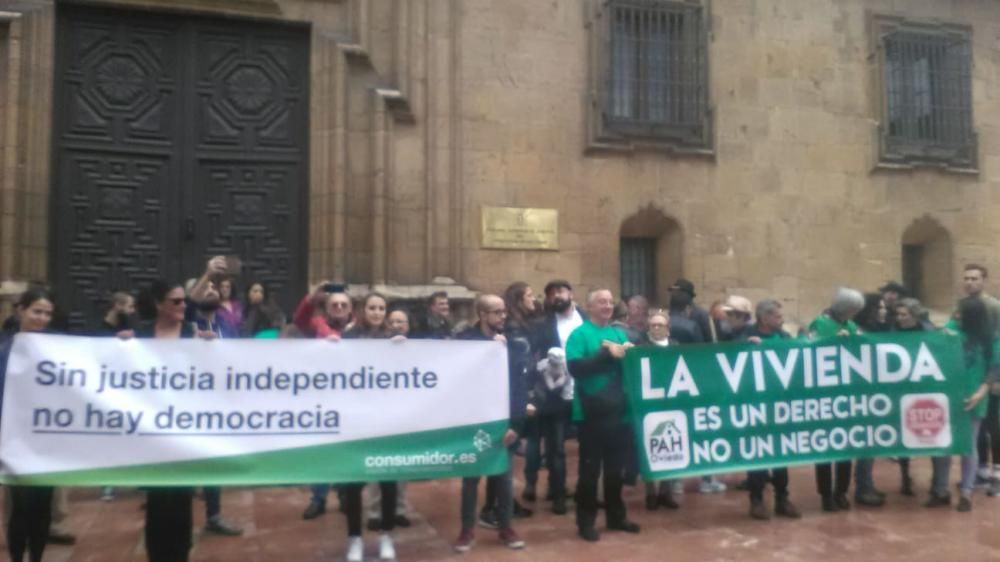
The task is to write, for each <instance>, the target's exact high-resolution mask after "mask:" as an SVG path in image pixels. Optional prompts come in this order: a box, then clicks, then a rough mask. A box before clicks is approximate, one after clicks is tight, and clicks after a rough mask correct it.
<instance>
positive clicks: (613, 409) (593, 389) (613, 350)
mask: <svg viewBox="0 0 1000 562" xmlns="http://www.w3.org/2000/svg"><path fill="white" fill-rule="evenodd" d="M614 307H615V300H614V296H613V295H612V294H611V291H609V290H607V289H598V290H595V291H592V292H591V293H590V295H589V297H588V298H587V308H588V310H587V311H588V312H589V314H590V319H589V320H588V321H586V322H584V323H583V325H581V326H580V327H579V328H577V329H576V330H574V331H573V333H572V334H570V336H569V340H568V341H567V342H566V360H567V365H568V367H569V372H570V374H571V375H573V378H574V379H575V380H576V389H577V395H576V402H577V403H576V404H575V407H574V414H575V415H576V416H577V417H578V418H579V421H580V431H579V441H580V470H579V476H578V481H577V492H576V525H577V529H578V531H579V533H580V537H581V538H582V539H584V540H586V541H590V542H595V541H598V540H600V538H601V537H600V534H599V533H598V532H597V529H596V528H595V527H594V525H595V522H596V520H597V481H598V479H599V478H600V476H601V470H602V468H603V471H604V504H605V515H606V520H607V527H608V530H611V531H625V532H627V533H638V532H639V525H637V524H636V523H633V522H632V521H629V520H628V518H627V517H626V513H625V503H624V501H622V472H623V469H624V464H625V460H626V455H628V454H629V451H631V450H632V449H631V448H630V447H629V439H631V438H632V435H631V432H630V431H629V427H628V425H627V421H626V412H625V408H626V406H625V391H624V386H623V372H622V359H623V358H624V357H625V352H626V350H628V348H629V347H631V346H632V344H631V343H629V341H628V336H627V335H626V334H625V331H624V330H622V329H621V328H617V327H615V326H612V325H611V316H612V314H613V312H614Z"/></svg>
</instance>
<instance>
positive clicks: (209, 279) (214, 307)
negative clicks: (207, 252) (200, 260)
mask: <svg viewBox="0 0 1000 562" xmlns="http://www.w3.org/2000/svg"><path fill="white" fill-rule="evenodd" d="M225 273H226V258H225V257H222V256H216V257H214V258H212V259H210V260H209V261H208V265H207V266H206V267H205V273H204V274H202V276H201V277H200V278H199V279H198V280H197V281H193V282H189V284H190V289H189V291H188V294H189V295H191V296H190V300H191V304H193V306H188V307H187V308H186V309H185V320H186V321H187V322H191V323H192V324H194V325H195V328H196V329H197V332H201V333H206V332H208V333H212V334H214V337H216V338H219V339H230V338H239V337H240V332H239V328H238V327H237V326H232V325H230V324H229V322H226V321H225V319H223V318H222V317H221V316H219V315H218V314H217V312H218V310H219V306H221V302H222V301H221V298H220V296H219V291H218V289H217V288H216V280H218V279H220V278H221V277H222V276H223V275H225ZM202 495H203V497H204V499H205V532H208V533H215V534H217V535H227V536H236V535H242V534H243V529H241V528H240V527H238V526H237V525H234V524H232V523H230V522H228V521H226V520H225V519H223V518H222V489H221V488H219V487H218V486H206V487H205V488H204V489H203V490H202Z"/></svg>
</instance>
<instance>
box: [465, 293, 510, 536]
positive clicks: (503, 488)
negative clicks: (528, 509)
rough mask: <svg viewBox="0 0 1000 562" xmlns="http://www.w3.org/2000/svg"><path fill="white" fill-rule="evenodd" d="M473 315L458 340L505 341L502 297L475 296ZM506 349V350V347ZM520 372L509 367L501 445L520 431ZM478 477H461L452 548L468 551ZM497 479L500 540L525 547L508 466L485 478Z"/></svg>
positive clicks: (477, 493) (474, 517) (505, 313)
mask: <svg viewBox="0 0 1000 562" xmlns="http://www.w3.org/2000/svg"><path fill="white" fill-rule="evenodd" d="M476 316H477V318H478V322H477V323H476V324H475V325H474V326H470V327H469V328H468V329H466V330H464V331H462V332H460V333H459V334H458V337H457V339H460V340H483V341H490V340H493V341H497V342H500V343H503V344H504V345H507V339H506V338H505V337H504V335H503V331H504V324H505V322H506V319H507V307H506V305H505V304H504V300H503V299H502V298H500V297H498V296H497V295H482V296H480V297H479V298H478V299H476ZM508 352H509V350H508ZM519 375H520V374H519V373H515V372H513V371H510V372H509V373H508V379H509V380H508V384H509V387H510V393H509V399H510V428H509V429H508V430H507V432H506V433H505V434H504V436H503V445H504V447H508V448H509V447H511V446H513V445H514V444H515V443H517V440H518V439H519V432H520V431H523V424H524V417H525V412H526V410H527V393H526V392H524V389H523V388H521V389H520V390H521V391H522V392H517V390H518V385H519V383H518V380H517V377H518V376H519ZM479 480H480V477H478V476H476V477H471V478H463V479H462V530H461V532H460V533H459V535H458V539H457V540H456V541H455V544H454V549H455V550H456V551H458V552H467V551H468V550H470V549H471V548H472V545H473V543H474V542H475V525H476V503H477V501H478V496H479ZM490 480H493V481H494V482H496V484H495V486H496V498H497V499H496V507H495V512H496V515H497V520H498V521H497V526H498V529H499V538H500V542H502V543H504V544H505V545H506V546H507V547H509V548H513V549H521V548H524V546H525V544H524V541H523V540H522V539H521V537H520V535H518V534H517V532H516V531H514V528H513V527H512V526H511V518H512V517H513V511H514V490H513V482H512V478H511V469H508V470H507V472H505V473H503V474H497V475H494V476H488V477H487V482H489V481H490Z"/></svg>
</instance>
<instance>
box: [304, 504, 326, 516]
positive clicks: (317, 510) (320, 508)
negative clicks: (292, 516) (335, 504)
mask: <svg viewBox="0 0 1000 562" xmlns="http://www.w3.org/2000/svg"><path fill="white" fill-rule="evenodd" d="M324 513H326V502H309V507H307V508H306V510H305V511H304V512H303V513H302V518H303V519H316V518H317V517H319V516H320V515H323V514H324Z"/></svg>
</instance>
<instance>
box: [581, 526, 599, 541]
mask: <svg viewBox="0 0 1000 562" xmlns="http://www.w3.org/2000/svg"><path fill="white" fill-rule="evenodd" d="M577 534H579V535H580V538H581V539H583V540H585V541H587V542H597V541H599V540H601V534H600V533H598V532H597V529H595V528H593V527H585V528H582V529H580V530H579V531H577Z"/></svg>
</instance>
